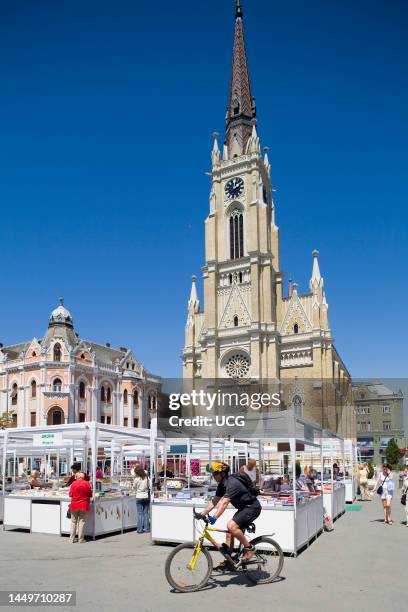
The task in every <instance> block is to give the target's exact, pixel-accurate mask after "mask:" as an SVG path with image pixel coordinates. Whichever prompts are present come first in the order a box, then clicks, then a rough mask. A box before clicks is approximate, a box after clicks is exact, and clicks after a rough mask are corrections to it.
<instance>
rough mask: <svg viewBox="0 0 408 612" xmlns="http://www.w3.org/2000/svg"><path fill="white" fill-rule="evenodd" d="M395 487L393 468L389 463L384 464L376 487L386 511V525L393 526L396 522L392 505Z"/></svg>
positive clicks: (375, 489)
mask: <svg viewBox="0 0 408 612" xmlns="http://www.w3.org/2000/svg"><path fill="white" fill-rule="evenodd" d="M394 490H395V485H394V476H393V473H392V468H391V466H390V465H389V464H388V463H384V465H383V466H382V470H381V473H380V475H379V476H378V479H377V482H376V484H375V487H374V491H376V492H377V493H378V494H379V495H380V497H381V502H382V505H383V509H384V524H385V525H392V524H393V522H394V521H392V520H391V503H392V497H393V495H394Z"/></svg>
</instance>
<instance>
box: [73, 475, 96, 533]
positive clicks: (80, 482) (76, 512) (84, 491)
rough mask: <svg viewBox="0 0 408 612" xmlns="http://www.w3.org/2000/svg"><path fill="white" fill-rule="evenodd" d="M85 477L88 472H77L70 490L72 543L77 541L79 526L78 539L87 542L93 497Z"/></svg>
mask: <svg viewBox="0 0 408 612" xmlns="http://www.w3.org/2000/svg"><path fill="white" fill-rule="evenodd" d="M85 477H86V474H84V472H77V473H76V474H75V481H74V482H73V483H72V485H71V488H70V490H69V496H70V497H71V498H72V501H71V503H70V505H69V509H70V510H71V534H70V538H69V541H70V542H71V544H73V543H74V541H75V535H76V531H77V528H78V541H79V542H80V544H83V543H84V542H85V524H86V515H87V512H89V511H90V509H91V505H90V499H91V497H92V488H91V485H90V483H89V481H88V480H86V479H85Z"/></svg>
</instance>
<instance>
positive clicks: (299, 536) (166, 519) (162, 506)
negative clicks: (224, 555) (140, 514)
mask: <svg viewBox="0 0 408 612" xmlns="http://www.w3.org/2000/svg"><path fill="white" fill-rule="evenodd" d="M193 505H194V506H195V508H196V509H197V511H198V512H199V511H200V509H201V508H204V507H205V504H204V503H203V502H200V501H195V500H188V501H186V502H183V501H180V502H171V501H159V500H154V501H153V504H152V527H151V528H152V540H153V542H173V543H178V542H191V541H193V540H196V539H197V537H198V536H199V531H198V529H197V528H199V525H200V523H197V522H196V521H195V520H194V518H193ZM261 505H262V512H261V514H260V516H259V517H258V518H257V519H256V520H255V521H254V522H255V526H256V533H255V534H248V538H249V539H252V538H255V537H258V536H261V535H271V536H272V537H273V538H274V539H275V540H276V541H277V542H278V544H279V545H280V546H281V547H282V550H283V551H284V552H286V553H290V554H297V552H298V551H299V550H300V549H301V548H303V547H304V546H306V545H307V544H308V543H309V542H310V541H311V540H312V539H313V538H315V537H316V536H317V535H318V534H319V533H321V531H322V529H323V497H322V495H317V496H315V497H311V498H310V499H308V500H307V501H306V502H305V503H303V504H300V505H298V506H297V517H296V521H295V512H294V508H293V506H281V507H273V506H271V505H268V504H267V503H264V502H261ZM235 512H236V510H235V508H233V507H231V506H229V507H228V508H227V509H226V510H225V512H224V514H223V515H222V516H221V518H220V519H219V520H218V521H217V523H216V527H217V528H218V529H226V528H227V523H228V521H229V520H230V519H231V518H232V517H233V515H234V514H235ZM272 534H273V535H272ZM211 535H212V536H213V538H214V539H215V540H216V541H217V542H218V543H220V544H221V543H222V542H223V541H225V534H224V533H217V532H214V533H212V534H211Z"/></svg>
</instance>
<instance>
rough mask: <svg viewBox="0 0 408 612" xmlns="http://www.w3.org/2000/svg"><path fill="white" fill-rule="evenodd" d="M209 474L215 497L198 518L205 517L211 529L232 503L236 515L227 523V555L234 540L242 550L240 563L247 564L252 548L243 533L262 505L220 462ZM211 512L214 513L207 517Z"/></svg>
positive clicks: (259, 511) (232, 547)
mask: <svg viewBox="0 0 408 612" xmlns="http://www.w3.org/2000/svg"><path fill="white" fill-rule="evenodd" d="M211 471H212V474H213V476H214V480H215V481H216V483H217V484H218V486H217V490H216V492H215V497H213V498H212V499H211V500H210V501H209V503H208V505H207V506H206V508H204V510H203V511H202V513H201V514H202V515H203V516H206V515H208V520H209V522H210V523H211V524H212V525H213V524H214V523H215V521H216V520H217V519H218V518H219V517H220V516H221V515H222V514H223V512H224V511H225V509H226V508H227V506H228V504H230V503H231V504H232V505H233V506H234V507H235V508H236V509H237V510H238V512H236V513H235V514H234V516H233V517H232V519H231V520H230V521H228V523H227V529H228V534H227V538H226V546H227V547H228V551H227V552H228V553H229V554H231V552H232V551H233V550H234V538H237V540H239V541H240V542H241V544H242V545H243V547H244V553H243V555H242V559H243V560H244V561H249V560H250V559H252V557H253V556H254V554H255V547H254V546H252V544H251V543H250V542H249V540H248V539H247V538H246V537H245V535H244V531H245V529H247V527H249V525H250V524H251V523H252V522H253V521H254V520H255V519H256V518H258V516H259V515H260V514H261V510H262V508H261V504H260V503H259V501H258V500H257V498H256V496H255V495H252V494H251V493H250V491H249V490H248V488H247V487H246V486H245V485H244V484H243V482H242V481H241V480H239V479H238V478H236V477H234V475H230V474H229V466H228V465H227V464H226V463H223V462H221V461H218V462H215V463H213V464H212V467H211ZM214 509H215V510H214ZM212 510H214V513H213V514H212V515H209V513H210V512H211V511H212ZM223 546H225V545H223ZM221 565H223V564H221ZM220 569H221V567H220Z"/></svg>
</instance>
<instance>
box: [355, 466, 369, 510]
mask: <svg viewBox="0 0 408 612" xmlns="http://www.w3.org/2000/svg"><path fill="white" fill-rule="evenodd" d="M369 471H370V470H369V467H368V463H364V464H363V465H359V466H358V485H359V487H360V495H361V501H371V497H370V496H369V494H368V474H369Z"/></svg>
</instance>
